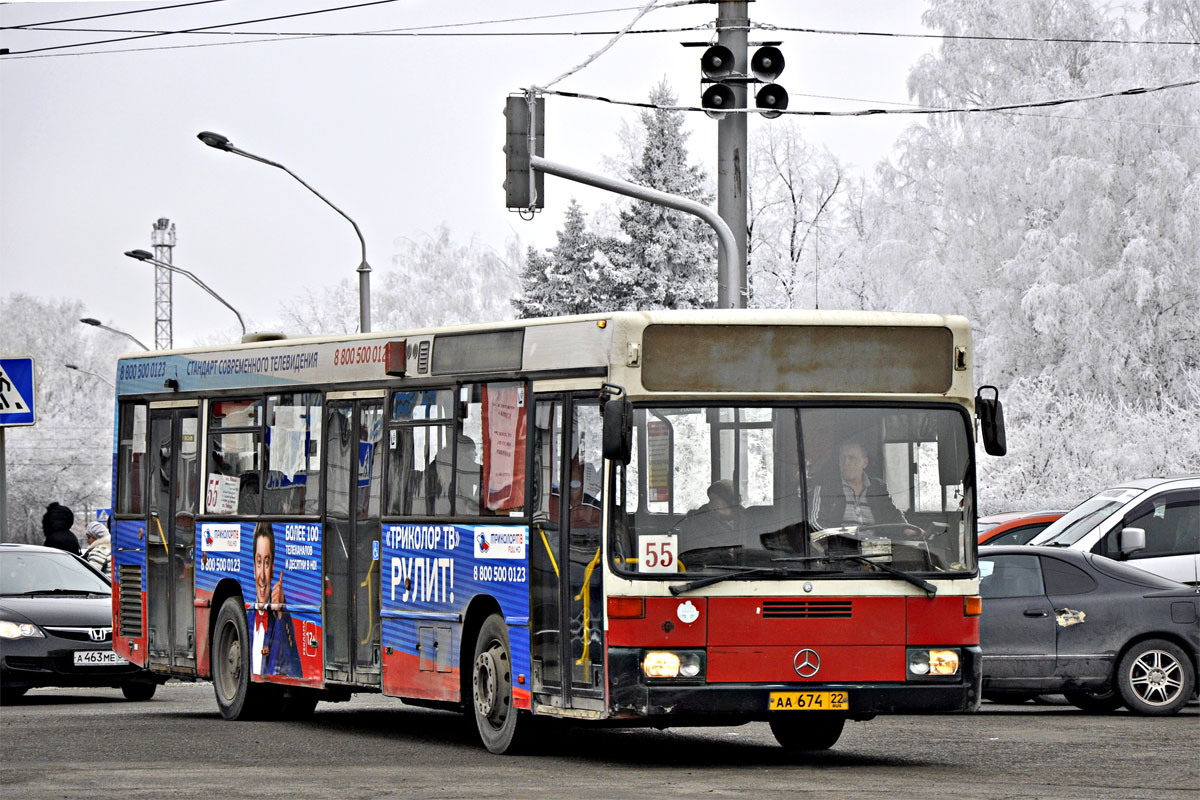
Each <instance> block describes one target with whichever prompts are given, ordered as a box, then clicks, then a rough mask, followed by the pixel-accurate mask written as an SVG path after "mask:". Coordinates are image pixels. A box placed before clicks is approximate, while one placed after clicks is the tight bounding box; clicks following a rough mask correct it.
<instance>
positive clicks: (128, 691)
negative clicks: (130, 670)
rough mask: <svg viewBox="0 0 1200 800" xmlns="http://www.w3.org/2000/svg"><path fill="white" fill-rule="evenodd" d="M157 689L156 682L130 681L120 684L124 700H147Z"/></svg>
mask: <svg viewBox="0 0 1200 800" xmlns="http://www.w3.org/2000/svg"><path fill="white" fill-rule="evenodd" d="M157 690H158V684H157V683H151V682H150V681H130V682H129V683H123V684H121V694H123V695H125V699H126V700H135V701H141V700H149V699H150V698H151V697H154V693H155V692H156V691H157Z"/></svg>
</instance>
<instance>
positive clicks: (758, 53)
mask: <svg viewBox="0 0 1200 800" xmlns="http://www.w3.org/2000/svg"><path fill="white" fill-rule="evenodd" d="M783 63H784V62H783V53H781V52H780V51H779V48H778V47H772V46H770V45H767V46H766V47H760V48H758V49H757V50H755V51H754V56H753V57H752V58H751V59H750V74H751V75H753V76H754V77H755V78H758V79H759V80H760V81H762V82H763V83H771V82H772V81H774V80H775V79H776V78H778V77H779V76H780V74H782V73H783Z"/></svg>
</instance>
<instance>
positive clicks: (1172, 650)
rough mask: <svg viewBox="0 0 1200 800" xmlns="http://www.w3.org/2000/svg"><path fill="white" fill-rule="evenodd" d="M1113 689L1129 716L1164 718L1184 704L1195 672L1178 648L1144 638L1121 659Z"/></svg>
mask: <svg viewBox="0 0 1200 800" xmlns="http://www.w3.org/2000/svg"><path fill="white" fill-rule="evenodd" d="M1117 686H1118V688H1119V689H1120V694H1121V698H1122V699H1123V700H1124V701H1125V705H1126V706H1128V707H1129V710H1130V711H1132V712H1133V713H1135V714H1144V715H1148V716H1167V715H1168V714H1174V713H1176V712H1177V711H1179V710H1180V709H1182V708H1183V707H1184V706H1185V705H1187V702H1188V699H1189V698H1191V696H1192V691H1193V690H1194V689H1195V686H1196V673H1195V671H1194V670H1193V669H1192V662H1191V661H1190V660H1189V659H1188V657H1187V654H1186V653H1184V652H1183V650H1181V649H1180V648H1179V647H1177V646H1176V645H1174V644H1172V643H1171V642H1168V641H1166V640H1165V639H1147V640H1146V641H1144V642H1138V643H1137V644H1136V645H1134V646H1133V647H1132V648H1130V649H1129V651H1128V652H1126V653H1125V655H1124V656H1122V657H1121V662H1120V664H1119V665H1118V666H1117Z"/></svg>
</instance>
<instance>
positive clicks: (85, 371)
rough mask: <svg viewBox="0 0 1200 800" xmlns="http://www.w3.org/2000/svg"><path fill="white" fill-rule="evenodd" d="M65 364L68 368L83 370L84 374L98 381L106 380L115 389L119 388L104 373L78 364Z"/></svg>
mask: <svg viewBox="0 0 1200 800" xmlns="http://www.w3.org/2000/svg"><path fill="white" fill-rule="evenodd" d="M63 366H64V367H66V368H67V369H73V370H75V371H76V372H82V373H83V374H84V375H90V376H92V377H93V378H95V379H96V380H98V381H104V382H105V383H107V384H108V385H109V386H111V387H112V388H114V389H116V388H117V385H116V384H115V383H113V382H112V381H110V380H109V379H108V378H106V377H104V376H103V375H97V374H96V373H94V372H92V371H90V370H86V369H84V368H83V367H81V366H78V365H77V364H63Z"/></svg>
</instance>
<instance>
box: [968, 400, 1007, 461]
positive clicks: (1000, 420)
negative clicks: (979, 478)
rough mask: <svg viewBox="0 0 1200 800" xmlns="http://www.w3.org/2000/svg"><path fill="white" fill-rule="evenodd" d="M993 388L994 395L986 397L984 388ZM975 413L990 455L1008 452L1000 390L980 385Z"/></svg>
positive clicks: (985, 449) (986, 449) (1000, 454)
mask: <svg viewBox="0 0 1200 800" xmlns="http://www.w3.org/2000/svg"><path fill="white" fill-rule="evenodd" d="M986 389H991V390H992V396H991V397H984V396H983V393H984V390H986ZM975 413H976V415H978V417H979V428H980V433H981V434H982V438H983V449H984V451H985V452H986V453H987V454H988V455H989V456H1002V455H1004V454H1005V453H1007V452H1008V442H1007V440H1006V438H1005V436H1004V407H1003V406H1002V405H1001V404H1000V390H999V389H997V388H996V387H995V386H980V387H979V391H978V392H976V393H975Z"/></svg>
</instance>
